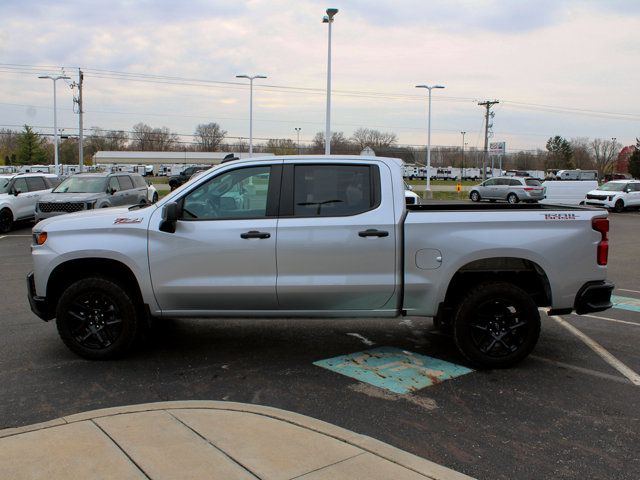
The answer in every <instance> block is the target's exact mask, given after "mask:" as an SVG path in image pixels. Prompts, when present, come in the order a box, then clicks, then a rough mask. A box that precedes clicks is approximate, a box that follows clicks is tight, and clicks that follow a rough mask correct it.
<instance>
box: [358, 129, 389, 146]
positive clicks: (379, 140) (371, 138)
mask: <svg viewBox="0 0 640 480" xmlns="http://www.w3.org/2000/svg"><path fill="white" fill-rule="evenodd" d="M351 141H352V142H353V143H355V144H356V145H358V146H359V147H360V149H361V150H362V149H363V148H365V147H371V148H373V149H374V150H375V149H376V148H377V149H380V148H389V147H391V146H393V145H395V144H396V143H398V137H397V136H396V134H395V133H385V132H380V131H378V130H374V129H370V128H359V129H357V130H356V131H355V132H353V135H352V136H351Z"/></svg>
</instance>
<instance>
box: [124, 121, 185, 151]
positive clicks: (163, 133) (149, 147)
mask: <svg viewBox="0 0 640 480" xmlns="http://www.w3.org/2000/svg"><path fill="white" fill-rule="evenodd" d="M178 142H179V138H178V135H177V134H176V133H173V132H171V131H170V130H169V129H168V128H167V127H162V128H152V127H150V126H149V125H147V124H146V123H142V122H140V123H136V124H135V125H134V126H133V128H132V132H131V145H130V148H131V149H132V150H140V151H155V152H166V151H171V150H174V149H175V147H176V146H177V144H178Z"/></svg>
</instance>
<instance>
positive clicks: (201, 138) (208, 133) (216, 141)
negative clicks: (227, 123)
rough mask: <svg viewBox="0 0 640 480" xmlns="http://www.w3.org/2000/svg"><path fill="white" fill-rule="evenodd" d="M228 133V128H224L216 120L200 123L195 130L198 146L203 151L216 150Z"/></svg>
mask: <svg viewBox="0 0 640 480" xmlns="http://www.w3.org/2000/svg"><path fill="white" fill-rule="evenodd" d="M226 134H227V132H226V130H222V129H221V128H220V125H218V124H217V123H215V122H211V123H206V124H200V125H198V126H197V127H196V131H195V132H194V136H195V137H196V142H198V148H199V150H200V151H202V152H215V151H216V150H217V149H218V147H219V146H220V144H221V143H222V141H223V140H224V137H225V135H226Z"/></svg>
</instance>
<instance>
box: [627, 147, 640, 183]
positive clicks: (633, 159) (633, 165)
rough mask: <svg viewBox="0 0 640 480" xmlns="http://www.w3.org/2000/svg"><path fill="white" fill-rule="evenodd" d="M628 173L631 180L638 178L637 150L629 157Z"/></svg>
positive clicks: (638, 156) (639, 153)
mask: <svg viewBox="0 0 640 480" xmlns="http://www.w3.org/2000/svg"><path fill="white" fill-rule="evenodd" d="M629 173H630V174H631V176H632V177H633V178H640V150H638V149H637V148H636V149H635V150H634V152H633V153H632V154H631V156H630V157H629Z"/></svg>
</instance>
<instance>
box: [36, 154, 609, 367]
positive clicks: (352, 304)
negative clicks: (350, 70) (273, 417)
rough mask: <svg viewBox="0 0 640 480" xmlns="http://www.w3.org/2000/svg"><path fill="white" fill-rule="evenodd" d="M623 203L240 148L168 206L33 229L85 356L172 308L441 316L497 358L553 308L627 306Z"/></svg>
mask: <svg viewBox="0 0 640 480" xmlns="http://www.w3.org/2000/svg"><path fill="white" fill-rule="evenodd" d="M608 230H609V221H608V219H607V213H606V212H605V211H602V210H595V209H590V208H581V207H566V206H562V207H556V206H551V205H538V204H533V205H520V204H519V205H498V204H472V203H460V204H430V205H415V206H406V205H405V198H404V185H403V180H402V170H401V162H400V160H397V159H391V158H380V157H360V156H357V157H356V156H331V157H326V156H311V157H306V156H305V157H280V158H278V157H269V158H253V159H245V160H236V159H234V160H233V161H229V162H226V163H223V164H221V165H218V166H216V167H214V168H212V169H210V170H209V171H207V172H206V173H204V174H203V175H201V176H199V177H197V178H194V179H192V180H191V181H189V182H187V183H186V184H184V185H183V186H181V187H180V188H178V189H177V190H175V191H174V192H172V193H170V194H169V195H168V196H167V197H165V198H164V199H162V200H161V201H160V202H158V203H157V204H155V205H149V206H146V207H140V206H136V207H130V208H128V209H127V208H110V209H104V210H100V211H91V212H78V213H74V214H70V215H65V216H62V217H58V218H55V219H49V220H45V221H43V222H41V223H39V224H37V225H36V226H35V227H34V229H33V248H32V252H33V261H34V271H33V272H32V273H30V274H29V276H28V279H27V280H28V281H27V284H28V290H29V300H30V303H31V308H32V310H33V311H34V312H35V313H36V314H37V315H38V316H39V317H40V318H42V319H43V320H50V319H53V318H56V319H57V327H58V331H59V333H60V336H61V338H62V340H63V341H64V343H65V344H66V345H67V346H68V347H69V348H70V349H71V350H73V351H74V352H76V353H77V354H79V355H81V356H83V357H86V358H91V359H107V358H113V357H116V356H120V355H122V354H124V353H125V352H127V351H128V350H129V349H130V348H131V346H132V345H133V342H134V340H135V338H136V337H137V336H138V334H139V333H140V332H141V331H142V330H143V329H144V328H145V327H146V326H148V325H149V324H150V323H151V322H152V321H153V320H154V319H156V318H158V317H210V318H213V317H230V316H234V317H388V318H394V317H398V316H402V315H411V316H427V317H434V320H435V323H436V325H438V326H439V327H440V328H442V329H444V330H448V331H450V332H451V333H452V334H453V336H454V339H455V342H456V345H457V347H458V348H459V350H460V352H461V353H462V354H463V355H464V356H465V357H466V358H467V360H468V361H469V362H470V363H472V364H475V365H477V366H481V367H489V368H495V367H506V366H510V365H513V364H514V363H516V362H518V361H520V360H522V359H523V358H524V357H525V356H527V355H528V354H529V353H530V352H531V351H532V349H533V348H534V346H535V344H536V342H537V340H538V336H539V332H540V316H539V312H538V308H539V307H548V308H550V310H551V312H552V313H554V314H566V313H570V312H571V311H573V310H575V311H577V312H578V313H587V312H596V311H601V310H605V309H607V308H609V307H610V306H611V303H610V296H611V291H612V289H613V285H612V284H610V283H608V282H607V281H606V269H607V267H606V264H607V253H608V240H607V235H608Z"/></svg>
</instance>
